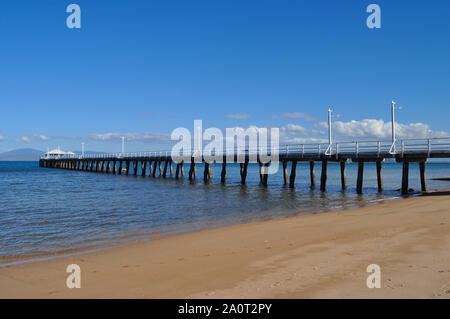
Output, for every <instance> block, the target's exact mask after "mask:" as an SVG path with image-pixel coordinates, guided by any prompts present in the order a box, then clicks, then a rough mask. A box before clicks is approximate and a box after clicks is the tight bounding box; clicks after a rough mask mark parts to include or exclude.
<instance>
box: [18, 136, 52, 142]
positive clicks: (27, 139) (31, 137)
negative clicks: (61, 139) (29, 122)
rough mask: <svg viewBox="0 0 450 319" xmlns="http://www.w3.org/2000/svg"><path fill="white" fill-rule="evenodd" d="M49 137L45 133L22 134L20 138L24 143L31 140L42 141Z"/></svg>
mask: <svg viewBox="0 0 450 319" xmlns="http://www.w3.org/2000/svg"><path fill="white" fill-rule="evenodd" d="M49 139H50V138H49V137H47V136H45V135H32V136H22V137H21V138H20V140H21V141H22V142H25V143H31V141H35V142H42V141H48V140H49Z"/></svg>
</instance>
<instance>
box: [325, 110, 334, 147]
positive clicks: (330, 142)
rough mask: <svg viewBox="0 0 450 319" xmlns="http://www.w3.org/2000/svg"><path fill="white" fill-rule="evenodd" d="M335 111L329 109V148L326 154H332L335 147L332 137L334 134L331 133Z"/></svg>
mask: <svg viewBox="0 0 450 319" xmlns="http://www.w3.org/2000/svg"><path fill="white" fill-rule="evenodd" d="M332 112H333V110H332V109H331V108H329V109H328V148H327V150H326V151H325V155H331V153H332V149H333V145H332V144H333V139H332V135H331V133H332V132H331V118H332V117H331V113H332Z"/></svg>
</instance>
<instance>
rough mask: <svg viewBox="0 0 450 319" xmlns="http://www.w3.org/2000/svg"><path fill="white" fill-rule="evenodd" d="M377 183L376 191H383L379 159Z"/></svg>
mask: <svg viewBox="0 0 450 319" xmlns="http://www.w3.org/2000/svg"><path fill="white" fill-rule="evenodd" d="M377 184H378V192H379V193H381V192H383V188H384V187H383V175H382V173H381V161H377Z"/></svg>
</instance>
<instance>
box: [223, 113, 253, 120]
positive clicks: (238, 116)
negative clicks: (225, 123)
mask: <svg viewBox="0 0 450 319" xmlns="http://www.w3.org/2000/svg"><path fill="white" fill-rule="evenodd" d="M227 117H228V118H229V119H237V120H242V119H249V118H250V114H227Z"/></svg>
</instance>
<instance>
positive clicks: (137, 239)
mask: <svg viewBox="0 0 450 319" xmlns="http://www.w3.org/2000/svg"><path fill="white" fill-rule="evenodd" d="M436 191H438V190H436ZM432 192H433V191H432ZM432 192H431V193H432ZM423 195H424V194H421V193H418V192H417V193H411V194H409V195H407V196H406V197H405V196H401V195H399V196H393V197H387V198H380V199H376V200H374V199H372V200H370V201H364V202H363V203H361V204H360V205H352V206H349V207H344V208H342V207H341V206H336V207H331V208H326V209H323V210H321V211H314V212H311V211H308V210H299V209H292V210H289V212H291V213H292V214H293V216H289V217H286V216H276V215H273V216H271V217H270V218H267V217H266V218H267V219H260V220H254V221H249V222H241V223H233V222H229V223H227V222H224V221H223V220H222V222H224V223H223V224H221V225H215V226H213V227H205V228H199V229H182V228H181V229H178V230H170V229H167V230H163V231H158V232H149V233H142V234H128V235H124V236H121V237H118V238H114V239H111V240H110V241H107V242H106V243H105V244H98V245H91V246H85V247H81V248H74V249H71V248H68V249H62V250H58V251H55V252H49V253H43V254H36V255H20V256H19V255H12V257H11V258H8V257H9V256H6V257H0V269H1V268H4V267H10V266H19V265H22V264H30V263H35V262H41V261H50V260H53V259H59V258H66V257H74V256H80V255H84V254H90V253H95V252H100V251H103V250H111V249H116V248H119V247H126V246H130V245H137V244H142V243H146V242H149V241H157V240H164V239H166V238H171V237H176V236H182V235H187V234H195V233H200V232H203V231H209V230H215V229H221V228H225V227H233V226H237V225H248V224H252V223H258V222H267V221H273V220H281V219H286V218H295V217H301V216H309V215H320V214H328V213H336V212H343V211H348V210H353V209H358V208H363V207H370V206H376V205H380V204H383V203H390V202H393V201H398V200H403V199H406V198H412V197H417V196H423ZM285 212H287V211H285ZM155 233H156V234H157V235H155ZM158 234H162V235H158ZM124 237H125V238H127V237H128V238H129V239H121V238H124Z"/></svg>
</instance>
